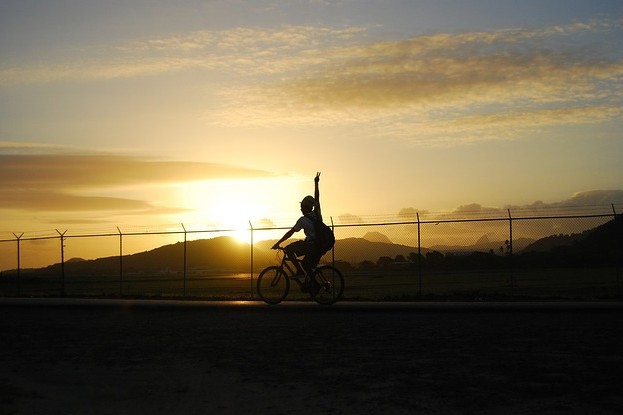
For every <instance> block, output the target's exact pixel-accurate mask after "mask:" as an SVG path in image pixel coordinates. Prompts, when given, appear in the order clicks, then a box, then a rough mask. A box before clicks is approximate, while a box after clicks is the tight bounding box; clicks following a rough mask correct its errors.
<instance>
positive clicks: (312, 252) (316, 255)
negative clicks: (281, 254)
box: [302, 243, 321, 275]
mask: <svg viewBox="0 0 623 415" xmlns="http://www.w3.org/2000/svg"><path fill="white" fill-rule="evenodd" d="M320 257H321V254H320V252H319V251H318V248H317V247H316V245H315V244H314V243H308V246H307V253H306V254H305V258H303V261H302V263H303V268H305V271H306V272H307V274H308V275H310V274H311V273H312V271H313V270H314V268H316V267H317V266H318V263H319V262H320Z"/></svg>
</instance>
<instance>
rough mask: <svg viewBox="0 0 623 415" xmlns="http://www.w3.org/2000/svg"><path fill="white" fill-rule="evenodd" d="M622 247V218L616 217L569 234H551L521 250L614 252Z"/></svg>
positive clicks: (587, 252) (588, 252)
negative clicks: (593, 226)
mask: <svg viewBox="0 0 623 415" xmlns="http://www.w3.org/2000/svg"><path fill="white" fill-rule="evenodd" d="M617 249H618V250H619V255H620V250H621V249H623V219H621V218H617V219H614V220H611V221H608V222H606V223H604V224H603V225H600V226H598V227H596V228H593V229H589V230H586V231H584V232H582V233H573V234H571V235H562V234H561V235H551V236H547V237H545V238H541V239H539V240H537V241H534V242H533V243H532V244H530V245H528V246H527V247H525V248H524V250H523V252H551V251H558V252H562V251H564V252H568V253H577V254H585V255H586V254H597V253H608V254H610V255H612V254H614V253H615V252H616V250H617Z"/></svg>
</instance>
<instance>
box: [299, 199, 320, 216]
mask: <svg viewBox="0 0 623 415" xmlns="http://www.w3.org/2000/svg"><path fill="white" fill-rule="evenodd" d="M315 204H316V199H314V197H313V196H305V197H304V198H303V200H301V211H302V212H303V213H309V212H311V211H312V209H313V208H314V205H315Z"/></svg>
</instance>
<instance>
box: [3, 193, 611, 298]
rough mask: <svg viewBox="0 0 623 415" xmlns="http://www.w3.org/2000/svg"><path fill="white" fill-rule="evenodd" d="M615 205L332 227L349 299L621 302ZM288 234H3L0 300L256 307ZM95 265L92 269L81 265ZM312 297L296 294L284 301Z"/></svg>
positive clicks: (277, 229)
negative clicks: (251, 303)
mask: <svg viewBox="0 0 623 415" xmlns="http://www.w3.org/2000/svg"><path fill="white" fill-rule="evenodd" d="M617 209H620V206H615V205H610V206H584V207H566V208H565V207H563V208H561V207H557V208H556V210H553V209H550V210H548V209H547V208H542V207H534V208H530V209H528V208H523V209H519V208H515V209H504V210H500V209H489V210H483V209H477V210H472V211H469V210H462V211H455V212H451V213H443V212H442V213H438V212H417V211H415V210H408V209H406V210H403V211H401V212H400V213H399V214H398V215H393V216H364V217H356V216H354V215H344V216H340V217H337V218H333V217H331V218H329V221H327V222H328V223H329V224H330V225H332V226H333V229H334V232H335V235H336V244H335V247H334V249H333V250H332V251H330V252H329V253H327V255H325V257H323V258H322V262H329V263H333V264H334V265H335V266H336V267H338V268H339V269H340V270H341V271H342V272H343V274H344V275H345V280H346V288H345V293H344V296H345V298H346V299H351V300H359V299H361V300H394V301H395V300H406V301H409V300H427V299H463V300H478V299H482V300H489V299H502V298H576V299H599V298H621V297H622V294H623V287H622V282H621V260H622V258H623V255H622V251H623V241H622V235H623V232H622V227H623V225H622V224H621V219H620V214H618V210H617ZM287 229H289V227H286V226H277V225H275V224H274V223H273V222H269V221H263V222H262V223H261V224H259V223H258V224H253V223H251V222H249V226H248V228H246V229H208V230H206V229H201V228H192V227H190V226H186V225H184V224H180V225H175V226H173V227H170V226H161V227H150V228H149V229H145V228H138V227H135V228H124V229H121V228H116V229H114V230H107V231H105V232H101V231H91V232H89V231H85V230H80V231H71V230H53V231H47V232H29V233H9V234H7V233H5V234H1V235H0V269H1V270H2V271H0V296H85V297H89V296H94V297H101V296H106V297H124V296H127V297H143V298H150V297H158V298H162V297H165V298H169V297H171V298H205V299H240V300H250V299H257V294H256V289H255V281H256V277H257V275H258V273H259V271H261V269H263V268H264V267H266V266H268V265H273V264H275V263H277V262H278V259H279V258H277V255H279V254H278V253H277V252H276V251H274V250H271V249H270V247H271V246H272V244H273V243H274V241H275V240H276V239H278V238H279V237H280V236H281V235H282V234H283V233H284V232H285V231H286V230H287ZM84 258H94V259H84ZM304 298H307V295H306V294H303V293H291V294H290V296H289V299H304Z"/></svg>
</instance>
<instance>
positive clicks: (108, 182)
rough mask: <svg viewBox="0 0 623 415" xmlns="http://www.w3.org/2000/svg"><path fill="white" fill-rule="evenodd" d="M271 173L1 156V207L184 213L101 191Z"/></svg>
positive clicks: (127, 160) (117, 159) (111, 159)
mask: <svg viewBox="0 0 623 415" xmlns="http://www.w3.org/2000/svg"><path fill="white" fill-rule="evenodd" d="M267 175H269V173H267V172H264V171H259V170H252V169H246V168H241V167H236V166H229V165H222V164H212V163H193V162H176V161H152V160H144V159H140V158H135V157H124V156H102V155H66V154H35V155H11V154H8V155H7V154H5V155H0V177H2V181H1V182H0V206H1V208H2V209H27V210H36V211H94V210H101V211H107V210H112V211H124V212H127V211H135V212H139V211H140V212H146V211H149V212H150V213H175V212H181V211H182V210H183V209H180V208H172V207H167V206H157V205H154V204H153V203H151V202H149V201H146V200H137V199H129V198H118V197H107V196H102V195H101V193H105V191H106V189H110V188H115V187H127V186H134V187H142V186H153V185H161V184H166V183H177V182H184V181H197V180H210V179H222V178H245V177H263V176H267ZM93 193H95V194H93Z"/></svg>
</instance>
